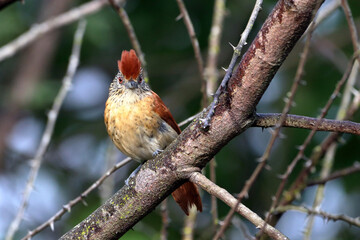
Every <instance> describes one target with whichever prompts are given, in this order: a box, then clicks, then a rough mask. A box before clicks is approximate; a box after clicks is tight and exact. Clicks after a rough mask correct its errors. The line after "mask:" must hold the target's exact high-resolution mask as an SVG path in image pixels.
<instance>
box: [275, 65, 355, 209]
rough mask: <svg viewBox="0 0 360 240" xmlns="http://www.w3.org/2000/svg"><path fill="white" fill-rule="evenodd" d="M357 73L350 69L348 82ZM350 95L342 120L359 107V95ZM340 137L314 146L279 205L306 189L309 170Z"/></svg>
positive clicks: (336, 136) (335, 133)
mask: <svg viewBox="0 0 360 240" xmlns="http://www.w3.org/2000/svg"><path fill="white" fill-rule="evenodd" d="M356 63H357V61H355V63H354V66H355V65H356ZM358 71H359V69H358V68H354V67H353V68H352V71H351V73H350V76H349V80H348V82H349V81H352V80H351V78H352V77H354V76H356V75H357V74H355V72H358ZM348 82H347V83H348ZM351 93H353V94H354V98H353V100H352V103H351V104H350V107H349V108H348V109H347V111H346V113H345V117H342V119H351V118H352V117H353V116H354V114H355V112H356V111H357V110H358V109H359V107H360V93H359V92H358V91H356V90H354V89H353V91H351ZM347 94H348V93H347V92H346V88H345V91H344V94H343V98H342V102H341V105H340V106H342V105H343V103H344V102H345V100H344V99H346V98H347V96H346V95H347ZM341 115H342V113H341V111H340V112H339V116H341ZM340 137H341V133H339V132H334V133H331V134H330V135H329V136H328V137H327V138H326V139H325V140H324V141H323V142H322V143H321V144H320V145H318V146H316V147H315V148H314V149H313V153H312V154H311V157H310V159H309V160H308V161H307V163H306V164H305V166H306V167H305V168H303V170H302V171H301V172H300V173H299V174H298V176H297V178H296V180H295V181H294V183H293V184H292V186H291V187H290V190H289V191H288V192H287V194H286V196H283V199H282V201H281V203H280V205H287V204H289V203H291V202H292V200H293V199H294V198H295V196H296V195H297V193H299V192H300V191H302V190H303V189H304V188H305V187H306V181H307V178H308V175H309V174H310V173H311V169H313V167H314V166H315V165H316V164H317V163H318V161H319V159H320V158H321V157H322V156H323V155H324V153H325V152H327V151H328V149H329V147H330V146H331V145H332V144H333V143H334V142H336V141H337V140H338V139H339V138H340Z"/></svg>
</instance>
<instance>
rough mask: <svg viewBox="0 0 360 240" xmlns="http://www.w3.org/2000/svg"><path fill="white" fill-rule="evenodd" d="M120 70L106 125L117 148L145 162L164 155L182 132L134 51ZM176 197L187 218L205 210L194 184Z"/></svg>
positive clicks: (182, 188)
mask: <svg viewBox="0 0 360 240" xmlns="http://www.w3.org/2000/svg"><path fill="white" fill-rule="evenodd" d="M118 67H119V72H118V73H117V75H116V76H115V78H114V80H113V82H112V83H111V84H110V88H109V97H108V100H107V101H106V107H105V113H104V120H105V125H106V128H107V132H108V134H109V135H110V137H111V139H112V141H113V142H114V144H115V145H116V147H117V148H118V149H119V150H120V151H121V152H123V153H124V154H125V155H127V156H129V157H131V158H132V159H133V160H136V161H138V162H140V163H143V162H145V161H147V160H149V159H152V158H154V157H155V156H156V155H157V154H159V153H160V152H162V151H163V150H164V149H165V148H166V147H167V146H168V145H169V144H170V143H171V142H172V141H173V140H174V139H175V138H176V137H177V136H178V134H180V132H181V130H180V128H179V126H178V125H177V124H176V122H175V120H174V118H173V116H172V115H171V113H170V111H169V109H168V108H167V107H166V106H165V104H164V103H163V101H162V100H161V99H160V97H159V96H158V95H157V94H156V93H155V92H153V91H152V90H151V89H150V87H149V85H148V84H147V83H146V82H145V81H144V79H143V76H142V69H141V64H140V61H139V59H138V57H137V56H136V53H135V51H134V50H130V51H123V52H122V54H121V60H119V61H118ZM172 196H173V198H174V200H175V201H176V202H177V203H178V204H179V206H180V207H181V209H182V210H183V211H184V212H185V214H186V215H189V207H190V206H192V205H195V206H196V208H197V210H198V211H200V212H201V211H202V203H201V198H200V195H199V191H198V189H197V187H196V186H195V184H194V183H191V182H189V181H188V182H185V183H184V184H183V185H181V186H180V187H179V188H177V189H176V190H175V191H174V192H173V193H172Z"/></svg>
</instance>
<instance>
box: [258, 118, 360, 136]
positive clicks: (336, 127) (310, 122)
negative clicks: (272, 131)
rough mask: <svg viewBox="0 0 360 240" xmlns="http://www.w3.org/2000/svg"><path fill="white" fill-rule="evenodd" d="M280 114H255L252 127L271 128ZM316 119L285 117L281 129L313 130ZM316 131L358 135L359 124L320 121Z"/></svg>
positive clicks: (359, 130)
mask: <svg viewBox="0 0 360 240" xmlns="http://www.w3.org/2000/svg"><path fill="white" fill-rule="evenodd" d="M280 117H281V114H278V113H274V114H272V113H265V114H264V113H261V114H257V118H256V120H255V122H254V124H253V126H254V127H262V128H267V127H273V126H276V124H277V123H278V120H279V118H280ZM317 121H319V120H318V119H317V118H311V117H305V116H298V115H291V114H288V115H286V118H285V121H284V123H283V125H282V126H283V127H292V128H304V129H313V128H314V126H315V124H316V122H317ZM316 130H317V131H329V132H341V133H350V134H355V135H360V123H355V122H351V121H341V120H330V119H321V120H320V121H319V123H318V127H317V129H316Z"/></svg>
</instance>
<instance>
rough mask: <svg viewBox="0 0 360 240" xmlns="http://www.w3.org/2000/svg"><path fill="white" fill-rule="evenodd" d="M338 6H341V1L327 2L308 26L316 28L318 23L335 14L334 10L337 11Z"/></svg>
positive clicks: (305, 34)
mask: <svg viewBox="0 0 360 240" xmlns="http://www.w3.org/2000/svg"><path fill="white" fill-rule="evenodd" d="M340 6H341V0H332V1H327V4H326V5H323V6H322V7H321V8H320V9H319V11H318V12H317V13H316V18H315V19H314V20H313V22H312V23H311V25H310V26H312V25H313V27H314V28H317V27H318V26H319V24H320V23H322V22H323V21H324V20H325V19H327V18H328V17H329V16H331V15H332V14H333V13H334V12H335V10H336V9H338V8H339V7H340ZM310 26H309V28H308V29H307V30H306V31H305V33H304V34H303V36H307V34H308V32H309V30H310Z"/></svg>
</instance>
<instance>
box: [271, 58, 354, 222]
mask: <svg viewBox="0 0 360 240" xmlns="http://www.w3.org/2000/svg"><path fill="white" fill-rule="evenodd" d="M355 57H356V56H354V57H353V58H352V60H351V62H350V63H349V64H348V67H347V70H346V71H345V73H344V75H343V76H342V78H341V80H340V81H339V82H338V83H337V84H336V87H335V89H334V91H333V93H332V94H331V96H330V98H329V99H328V101H327V103H326V105H325V107H324V108H323V109H322V110H321V115H320V116H319V117H318V121H317V122H316V124H315V125H314V128H313V129H312V130H311V132H310V133H309V135H308V136H307V137H306V139H305V141H304V143H303V144H302V145H301V146H300V147H299V152H298V154H297V155H296V156H295V158H294V159H293V161H292V162H291V163H290V165H289V166H288V167H287V169H286V171H285V173H284V174H283V175H282V176H281V179H282V181H281V183H280V185H279V187H278V189H277V191H276V195H275V197H274V199H273V202H272V207H271V208H270V209H273V208H275V206H276V205H277V203H278V202H279V200H280V195H281V194H282V192H283V190H284V187H285V184H286V182H287V180H288V178H289V176H290V174H291V173H292V171H293V169H294V168H295V166H296V164H297V163H298V162H299V160H300V159H302V157H303V155H304V151H305V149H306V147H307V145H308V144H309V143H310V141H311V139H312V138H313V136H314V135H315V133H316V130H317V128H318V125H319V124H320V122H321V120H322V119H323V118H324V117H325V116H326V114H327V112H328V110H329V108H330V106H331V105H332V103H333V102H334V100H335V99H336V97H337V96H338V94H339V92H340V89H341V87H342V86H343V85H344V83H345V81H346V80H347V79H348V77H349V75H350V72H351V69H352V66H353V64H354V61H355ZM270 215H271V214H269V215H268V216H269V218H270Z"/></svg>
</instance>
